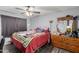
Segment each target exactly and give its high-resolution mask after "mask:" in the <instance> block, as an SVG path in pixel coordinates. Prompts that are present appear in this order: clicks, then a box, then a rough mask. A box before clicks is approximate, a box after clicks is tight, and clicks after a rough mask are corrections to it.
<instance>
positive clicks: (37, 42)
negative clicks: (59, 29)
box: [11, 32, 50, 53]
mask: <svg viewBox="0 0 79 59" xmlns="http://www.w3.org/2000/svg"><path fill="white" fill-rule="evenodd" d="M42 33H45V34H42ZM42 33H41V35H39V36H38V35H36V36H35V37H34V38H33V39H32V41H31V42H30V44H29V45H28V46H27V47H26V48H25V47H23V44H22V43H21V42H19V41H17V40H16V38H14V37H13V36H12V37H11V39H12V42H13V44H14V45H15V46H16V47H17V48H18V49H19V50H20V51H22V52H24V53H25V52H26V53H33V52H36V50H37V49H39V48H40V47H41V46H43V45H45V44H46V43H48V41H49V37H50V36H49V32H42Z"/></svg>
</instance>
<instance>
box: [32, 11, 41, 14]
mask: <svg viewBox="0 0 79 59" xmlns="http://www.w3.org/2000/svg"><path fill="white" fill-rule="evenodd" d="M32 12H33V13H37V14H40V12H39V11H32Z"/></svg>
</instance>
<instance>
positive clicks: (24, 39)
mask: <svg viewBox="0 0 79 59" xmlns="http://www.w3.org/2000/svg"><path fill="white" fill-rule="evenodd" d="M13 36H14V37H15V38H16V39H17V40H18V41H20V42H21V43H22V44H23V46H24V47H27V46H28V45H29V44H30V42H31V41H32V38H31V37H26V36H22V35H18V34H16V33H14V34H13Z"/></svg>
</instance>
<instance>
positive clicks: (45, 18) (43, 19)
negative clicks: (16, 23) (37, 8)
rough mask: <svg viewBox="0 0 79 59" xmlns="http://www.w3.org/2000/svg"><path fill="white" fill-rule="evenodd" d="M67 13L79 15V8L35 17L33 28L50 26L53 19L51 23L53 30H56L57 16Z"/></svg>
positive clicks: (32, 23) (32, 22)
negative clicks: (50, 22)
mask: <svg viewBox="0 0 79 59" xmlns="http://www.w3.org/2000/svg"><path fill="white" fill-rule="evenodd" d="M66 15H73V16H76V15H79V9H70V10H65V11H62V12H57V13H50V14H47V15H42V16H38V17H34V18H32V19H31V28H32V29H33V28H36V27H50V24H49V21H50V20H53V23H52V24H51V30H56V24H57V18H58V17H62V16H66Z"/></svg>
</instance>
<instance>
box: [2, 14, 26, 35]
mask: <svg viewBox="0 0 79 59" xmlns="http://www.w3.org/2000/svg"><path fill="white" fill-rule="evenodd" d="M1 21H2V35H3V36H5V37H9V36H11V35H12V33H14V32H18V31H26V29H27V28H26V27H27V26H26V19H21V18H16V17H10V16H4V15H2V16H1Z"/></svg>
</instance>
